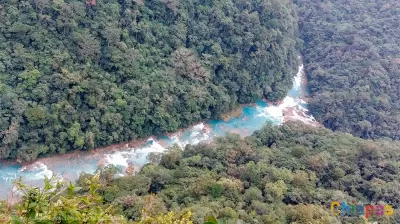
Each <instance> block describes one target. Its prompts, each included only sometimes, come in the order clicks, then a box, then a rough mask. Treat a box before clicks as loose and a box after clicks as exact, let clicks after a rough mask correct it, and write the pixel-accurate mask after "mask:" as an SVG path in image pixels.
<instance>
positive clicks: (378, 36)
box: [295, 0, 400, 139]
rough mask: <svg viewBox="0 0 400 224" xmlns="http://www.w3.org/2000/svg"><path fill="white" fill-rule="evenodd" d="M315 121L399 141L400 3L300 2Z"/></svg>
mask: <svg viewBox="0 0 400 224" xmlns="http://www.w3.org/2000/svg"><path fill="white" fill-rule="evenodd" d="M295 2H296V3H297V5H298V7H299V17H300V24H299V29H300V30H301V37H302V39H303V40H304V48H303V56H304V62H305V67H306V70H307V74H308V76H309V88H310V91H311V95H312V100H311V102H310V109H311V111H312V112H313V115H314V116H315V117H316V119H317V120H318V121H320V122H323V124H324V125H325V126H326V127H329V128H331V129H333V130H340V131H346V132H351V133H352V134H354V135H356V136H361V137H363V138H378V137H389V138H393V139H400V20H399V15H400V1H397V0H330V1H329V0H327V1H313V0H296V1H295Z"/></svg>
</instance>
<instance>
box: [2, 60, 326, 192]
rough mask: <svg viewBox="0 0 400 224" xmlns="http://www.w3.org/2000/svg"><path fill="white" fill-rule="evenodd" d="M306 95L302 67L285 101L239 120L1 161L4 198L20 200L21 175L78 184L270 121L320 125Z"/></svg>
mask: <svg viewBox="0 0 400 224" xmlns="http://www.w3.org/2000/svg"><path fill="white" fill-rule="evenodd" d="M305 95H306V81H305V74H304V71H303V65H301V66H299V70H298V72H297V74H296V75H295V76H294V79H293V87H292V89H291V90H290V91H289V93H288V95H287V96H286V98H285V99H284V100H283V101H282V102H280V103H279V104H278V105H272V104H271V105H269V104H268V103H267V102H266V101H264V100H258V101H257V102H256V104H255V105H253V106H245V107H243V111H242V114H241V116H240V117H238V118H232V119H230V120H228V121H222V120H210V121H206V122H203V123H200V124H197V125H195V126H192V127H190V128H188V129H185V130H182V131H180V132H177V133H174V134H171V135H168V136H157V137H151V138H149V139H148V140H147V141H143V142H142V143H141V144H139V145H138V146H137V147H129V146H128V145H125V146H123V147H120V148H115V149H111V150H110V149H107V150H98V151H96V150H95V151H91V152H78V153H72V154H67V155H61V156H60V155H58V156H52V157H49V158H44V159H38V160H37V161H35V162H33V163H30V164H17V163H11V162H0V199H13V198H14V197H18V192H14V191H13V189H12V182H13V180H15V179H17V178H19V177H20V176H21V177H22V178H23V180H24V182H25V183H27V184H30V185H33V186H40V185H41V183H43V179H44V177H45V176H47V177H51V176H53V175H54V176H56V177H57V178H59V179H64V180H71V181H74V180H76V179H77V178H78V176H79V174H80V173H81V172H86V173H94V172H95V171H96V169H97V167H98V165H100V164H103V165H107V164H114V165H116V166H119V167H121V168H122V169H123V170H124V169H126V168H127V167H128V166H134V167H141V166H143V165H144V164H146V163H147V162H148V159H147V155H148V154H149V153H150V152H155V153H161V152H163V151H164V150H166V148H168V147H169V146H172V145H173V144H178V145H179V146H181V147H182V148H183V147H184V146H185V145H187V144H198V143H200V142H208V141H211V140H212V139H213V138H214V137H217V136H224V135H225V133H227V132H230V133H237V134H240V135H241V136H243V137H245V136H248V135H251V134H252V133H253V132H254V131H256V130H259V129H261V128H262V127H263V125H264V124H265V123H266V122H272V123H274V124H276V125H280V124H282V123H284V122H285V121H288V120H300V121H303V122H305V123H307V124H310V125H314V126H318V123H317V122H316V121H315V120H314V118H313V117H312V116H311V115H308V111H307V103H306V102H305V101H304V100H303V99H304V97H305ZM135 170H138V169H135Z"/></svg>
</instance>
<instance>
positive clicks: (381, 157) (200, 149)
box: [101, 123, 400, 224]
mask: <svg viewBox="0 0 400 224" xmlns="http://www.w3.org/2000/svg"><path fill="white" fill-rule="evenodd" d="M271 143H273V144H272V145H271V146H270V147H268V145H270V144H271ZM177 152H179V153H178V154H179V156H174V155H176V153H177ZM293 152H296V153H293ZM299 152H301V153H299ZM162 157H165V158H162V159H161V160H162V161H173V163H162V164H160V165H156V164H150V165H146V166H145V167H143V168H142V170H141V171H140V172H139V173H138V174H137V176H134V177H121V178H117V179H115V180H112V181H111V182H109V183H108V185H107V187H106V188H105V189H103V190H102V191H101V192H102V195H103V196H104V197H109V195H110V194H113V200H107V202H108V203H111V204H113V205H114V206H116V207H117V208H119V209H120V210H119V212H120V214H121V215H124V216H126V217H128V218H129V219H131V220H135V221H139V219H140V214H142V212H141V210H142V208H143V206H144V205H145V204H146V203H145V201H146V200H148V199H147V198H148V197H149V196H150V195H152V194H150V195H149V193H148V192H150V193H155V194H156V196H154V195H153V196H151V197H155V199H154V201H155V202H157V203H154V208H158V209H153V211H154V212H155V213H154V214H153V215H152V217H155V216H157V215H161V214H164V213H166V211H174V212H183V210H184V209H189V210H190V211H191V212H192V220H193V223H203V222H210V223H215V220H205V221H204V217H207V216H210V215H212V216H214V217H215V219H216V220H217V223H235V224H236V223H271V224H274V223H321V224H322V223H339V222H343V223H362V222H360V219H359V218H358V217H347V218H343V217H340V216H339V217H335V216H332V215H331V213H330V203H331V202H332V201H346V202H351V201H352V200H354V201H357V202H359V203H361V204H369V203H371V202H372V201H375V202H379V203H380V204H391V205H392V206H393V207H394V208H396V209H397V208H398V207H399V206H400V201H399V200H398V198H400V197H399V193H400V191H399V190H398V189H400V188H398V187H399V185H398V183H399V182H400V179H399V177H400V175H399V171H400V168H399V163H398V162H397V161H399V160H400V143H398V142H392V141H384V140H380V141H372V140H362V139H359V138H355V137H352V136H351V135H349V134H344V133H335V132H332V131H329V130H327V129H324V128H313V127H308V126H305V125H304V124H300V123H289V124H284V125H282V126H279V127H275V126H270V125H267V126H266V127H265V128H263V129H262V130H260V131H257V132H255V133H254V134H253V135H252V136H250V137H247V138H246V139H241V138H240V137H239V136H237V135H227V136H226V137H223V138H219V139H216V140H215V141H214V142H213V143H212V144H209V145H196V146H191V145H188V146H186V148H185V150H183V151H180V150H179V151H178V150H176V151H175V149H171V150H169V151H167V152H165V154H164V155H162ZM171 158H174V159H171ZM165 164H172V165H168V166H165ZM217 164H219V165H217ZM163 209H166V210H165V212H164V213H161V214H160V213H157V212H156V211H163ZM222 219H224V220H225V221H223V220H222ZM399 220H400V219H399V216H396V215H395V216H390V217H372V218H370V219H369V221H370V222H373V221H378V222H383V223H396V222H398V221H399Z"/></svg>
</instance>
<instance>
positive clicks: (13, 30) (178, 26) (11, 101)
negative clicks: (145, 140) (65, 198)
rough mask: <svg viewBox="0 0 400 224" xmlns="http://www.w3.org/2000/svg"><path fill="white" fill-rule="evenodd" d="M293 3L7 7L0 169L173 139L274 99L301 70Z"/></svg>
mask: <svg viewBox="0 0 400 224" xmlns="http://www.w3.org/2000/svg"><path fill="white" fill-rule="evenodd" d="M296 36H297V17H296V13H295V11H294V7H293V3H292V2H291V1H289V0H284V1H278V0H266V1H262V2H260V1H258V0H252V1H248V0H238V1H232V0H228V1H227V0H206V1H204V0H188V1H178V0H149V1H147V0H146V1H141V0H133V1H132V0H120V1H116V0H102V1H99V0H98V1H96V0H88V1H83V0H21V1H14V0H4V1H1V2H0V159H17V160H18V161H30V160H33V159H35V158H37V157H38V156H44V155H48V154H57V153H59V154H63V153H66V152H68V151H70V150H75V149H77V150H88V149H92V148H96V147H100V146H106V145H111V144H113V143H119V142H123V141H128V140H133V139H137V138H141V137H145V136H149V135H152V134H160V133H165V132H173V131H176V130H177V129H178V128H184V127H187V126H189V125H191V124H194V123H195V122H199V121H201V120H204V119H210V118H218V117H220V116H221V114H222V113H224V112H227V111H229V110H231V109H233V108H235V107H237V106H238V104H239V103H250V102H254V101H255V100H256V99H259V98H262V97H266V98H267V99H269V100H277V99H281V98H283V97H284V96H285V95H286V93H287V90H288V89H289V88H290V86H291V79H292V75H293V69H294V68H295V67H296V66H297V64H298V62H297V52H296V48H295V46H296V41H297V40H296Z"/></svg>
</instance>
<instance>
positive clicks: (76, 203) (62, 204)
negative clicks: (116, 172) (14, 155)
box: [0, 174, 126, 224]
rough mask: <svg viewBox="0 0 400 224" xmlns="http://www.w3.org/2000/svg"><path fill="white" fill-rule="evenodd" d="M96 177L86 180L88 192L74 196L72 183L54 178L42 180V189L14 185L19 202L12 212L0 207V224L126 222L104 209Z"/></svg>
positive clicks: (8, 208) (110, 210)
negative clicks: (0, 221)
mask: <svg viewBox="0 0 400 224" xmlns="http://www.w3.org/2000/svg"><path fill="white" fill-rule="evenodd" d="M99 177H100V176H99V175H98V174H97V175H95V176H93V178H92V179H90V180H89V179H85V181H86V184H87V189H86V191H87V193H84V194H79V195H77V194H76V191H78V190H79V188H77V187H75V186H74V185H73V184H72V183H70V184H69V185H65V184H63V183H61V182H58V181H56V180H55V179H45V185H44V187H43V189H39V188H31V187H28V186H26V185H24V184H23V183H22V180H21V179H20V180H19V181H17V182H15V187H16V190H17V191H18V192H21V193H22V194H23V196H22V201H21V202H19V203H18V204H17V205H16V206H15V209H14V208H12V207H5V209H4V207H3V211H2V213H1V215H0V218H1V219H2V223H25V224H29V223H37V224H39V223H41V224H47V223H48V224H50V223H71V224H72V223H93V224H94V223H126V220H125V219H124V218H123V217H121V216H115V215H113V214H112V206H107V207H104V206H103V205H102V198H101V197H100V196H99V194H98V193H97V190H98V188H99V187H100V185H99Z"/></svg>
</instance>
